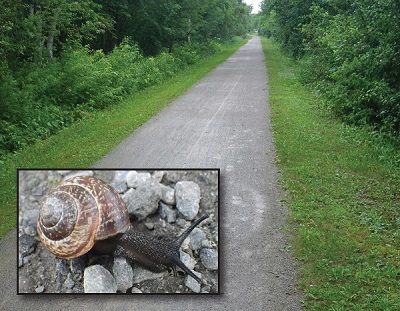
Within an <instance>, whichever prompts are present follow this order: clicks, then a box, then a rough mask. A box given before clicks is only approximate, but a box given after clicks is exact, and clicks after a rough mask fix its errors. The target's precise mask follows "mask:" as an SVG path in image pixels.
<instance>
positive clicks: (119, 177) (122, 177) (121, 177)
mask: <svg viewBox="0 0 400 311" xmlns="http://www.w3.org/2000/svg"><path fill="white" fill-rule="evenodd" d="M129 172H130V171H116V172H115V175H114V181H117V182H118V181H123V182H125V183H126V177H127V176H128V174H129Z"/></svg>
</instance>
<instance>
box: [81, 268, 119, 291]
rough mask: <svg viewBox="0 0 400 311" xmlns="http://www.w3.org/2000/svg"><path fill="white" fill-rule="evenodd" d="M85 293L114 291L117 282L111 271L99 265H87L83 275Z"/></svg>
mask: <svg viewBox="0 0 400 311" xmlns="http://www.w3.org/2000/svg"><path fill="white" fill-rule="evenodd" d="M83 279H84V280H83V287H84V291H85V293H116V292H117V283H116V282H115V279H114V277H113V276H112V275H111V273H110V272H109V271H108V270H107V269H106V268H104V267H102V266H100V265H94V266H90V267H87V268H86V269H85V272H84V275H83Z"/></svg>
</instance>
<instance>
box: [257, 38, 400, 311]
mask: <svg viewBox="0 0 400 311" xmlns="http://www.w3.org/2000/svg"><path fill="white" fill-rule="evenodd" d="M263 48H264V53H265V55H266V59H267V60H268V61H267V63H266V64H267V67H268V72H269V74H270V75H269V94H270V105H271V111H272V124H273V129H274V137H275V141H276V146H277V159H278V165H279V166H280V167H281V169H282V179H281V183H282V186H283V187H284V188H285V190H286V193H287V196H286V197H285V201H286V203H287V204H288V206H289V207H290V209H291V211H292V213H291V215H292V218H293V219H292V221H293V223H294V224H295V225H294V230H295V231H296V232H295V234H294V240H293V246H294V247H293V248H294V250H295V254H296V257H297V259H298V260H299V264H300V269H301V270H300V273H301V280H300V283H299V286H300V287H301V289H302V290H303V291H304V293H305V299H304V307H305V309H306V310H393V311H394V310H398V309H399V308H400V286H399V277H400V239H399V236H400V210H399V198H400V188H399V183H400V152H399V149H398V148H393V146H392V145H391V144H386V143H385V142H383V141H382V140H381V139H380V138H379V136H378V137H375V135H374V134H371V133H369V132H367V131H366V130H365V129H364V128H360V127H355V126H350V125H346V124H344V123H342V122H338V121H337V120H334V119H332V118H329V117H326V115H325V114H323V113H322V111H321V110H319V109H316V106H317V102H318V98H317V97H315V96H313V94H312V92H311V91H310V90H309V89H308V88H307V87H305V86H304V85H301V83H300V79H299V77H298V74H297V73H298V66H296V65H295V64H294V62H293V61H292V60H291V59H289V58H288V57H285V56H284V55H283V53H282V52H281V51H280V49H279V47H278V46H277V45H276V44H273V43H272V41H271V40H267V39H263ZM288 120H290V122H288Z"/></svg>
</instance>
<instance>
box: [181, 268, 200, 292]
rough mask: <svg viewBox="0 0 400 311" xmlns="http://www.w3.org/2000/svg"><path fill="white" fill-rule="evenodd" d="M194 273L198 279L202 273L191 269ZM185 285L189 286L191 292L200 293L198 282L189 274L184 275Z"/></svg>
mask: <svg viewBox="0 0 400 311" xmlns="http://www.w3.org/2000/svg"><path fill="white" fill-rule="evenodd" d="M193 272H194V274H196V275H197V276H198V277H199V278H200V279H201V278H202V275H201V273H200V272H195V271H193ZM185 285H186V287H188V288H190V289H191V290H192V292H194V293H200V289H201V286H200V283H199V282H197V281H196V280H195V279H194V278H192V277H191V276H190V275H187V276H186V280H185Z"/></svg>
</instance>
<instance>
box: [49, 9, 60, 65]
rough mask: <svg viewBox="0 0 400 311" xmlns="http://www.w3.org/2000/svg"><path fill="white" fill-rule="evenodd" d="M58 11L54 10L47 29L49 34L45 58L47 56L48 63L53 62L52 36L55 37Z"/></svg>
mask: <svg viewBox="0 0 400 311" xmlns="http://www.w3.org/2000/svg"><path fill="white" fill-rule="evenodd" d="M59 11H60V9H59V8H57V9H55V10H54V14H53V20H52V21H51V23H50V29H49V33H48V35H47V46H46V47H47V56H48V60H49V61H52V60H53V55H54V53H53V52H54V36H55V34H56V30H57V19H58V16H59Z"/></svg>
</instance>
